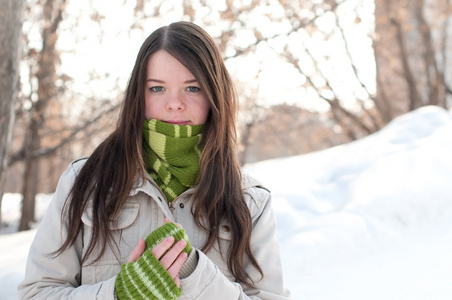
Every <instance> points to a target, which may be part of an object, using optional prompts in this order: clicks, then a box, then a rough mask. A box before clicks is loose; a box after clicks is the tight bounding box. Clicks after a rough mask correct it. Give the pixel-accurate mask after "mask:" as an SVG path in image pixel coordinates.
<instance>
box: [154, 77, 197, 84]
mask: <svg viewBox="0 0 452 300" xmlns="http://www.w3.org/2000/svg"><path fill="white" fill-rule="evenodd" d="M148 81H152V82H158V83H165V81H164V80H160V79H153V78H149V79H148V80H146V82H148ZM193 82H198V80H196V79H190V80H186V81H184V83H185V84H186V83H193Z"/></svg>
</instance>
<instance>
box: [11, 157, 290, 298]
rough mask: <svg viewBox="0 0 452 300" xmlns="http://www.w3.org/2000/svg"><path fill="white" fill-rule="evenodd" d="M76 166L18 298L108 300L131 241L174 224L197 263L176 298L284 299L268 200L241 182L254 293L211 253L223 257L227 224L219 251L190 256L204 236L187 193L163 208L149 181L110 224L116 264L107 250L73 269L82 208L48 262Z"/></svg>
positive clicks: (84, 235) (44, 226)
mask: <svg viewBox="0 0 452 300" xmlns="http://www.w3.org/2000/svg"><path fill="white" fill-rule="evenodd" d="M84 162H85V160H78V161H75V162H73V163H72V164H71V165H70V166H69V168H68V169H67V170H66V171H65V173H64V174H63V175H62V176H61V178H60V181H59V183H58V187H57V189H56V192H55V194H54V196H53V199H52V201H51V203H50V205H49V207H48V210H47V212H46V215H45V217H44V219H43V220H42V223H41V225H40V227H39V229H38V231H37V233H36V236H35V238H34V241H33V243H32V245H31V248H30V252H29V255H28V259H27V265H26V272H25V279H24V280H23V281H22V282H21V283H20V284H19V287H18V292H19V293H18V295H19V299H83V300H88V299H115V280H116V275H117V274H118V273H119V271H120V267H121V264H122V263H124V262H126V261H127V259H128V257H129V255H130V253H131V252H132V250H133V249H134V248H135V247H136V245H137V243H138V240H139V238H146V236H147V235H148V234H149V233H151V232H152V231H154V230H155V229H157V228H158V227H160V226H161V225H163V223H164V218H165V217H166V218H169V219H171V220H172V221H174V222H177V223H180V224H182V226H183V228H184V229H185V231H186V233H187V235H188V236H189V238H190V243H191V244H192V246H193V247H194V248H195V249H196V251H197V253H198V257H199V260H198V264H197V266H196V268H195V270H194V271H193V273H192V274H191V275H190V276H188V277H186V278H184V279H181V288H182V295H181V297H180V298H179V299H206V300H207V299H208V300H211V299H215V300H221V299H225V300H232V299H269V300H270V299H274V300H277V299H278V300H279V299H281V300H282V299H285V300H286V299H290V293H289V292H288V291H287V290H286V289H285V288H284V285H283V276H282V269H281V262H280V254H279V246H278V241H277V237H276V230H275V229H276V228H275V218H274V215H273V211H272V208H271V196H270V193H269V192H268V191H267V190H266V189H264V188H262V187H261V186H259V184H258V183H257V182H255V181H254V180H253V179H251V178H248V177H245V178H244V180H243V188H244V192H245V199H246V202H247V204H248V207H249V210H250V212H251V216H252V222H253V231H252V236H251V251H252V252H253V254H254V257H255V258H256V259H257V261H258V263H259V265H260V266H261V268H262V271H263V272H264V278H263V279H262V280H260V281H259V278H260V274H259V273H258V272H257V271H256V270H255V269H254V268H253V267H252V266H251V264H246V270H247V272H248V273H249V274H250V275H251V276H252V278H253V280H254V281H255V288H254V289H250V288H248V287H247V286H245V285H242V284H240V283H237V282H235V279H234V277H233V276H232V274H231V273H230V272H229V270H228V267H227V262H226V260H225V259H223V258H222V256H221V255H220V252H219V251H218V247H222V249H223V253H227V248H228V246H229V241H230V234H231V233H230V227H229V226H228V224H226V223H225V224H223V225H222V226H221V230H220V238H221V242H220V245H218V244H216V246H215V247H214V248H213V249H212V250H210V251H209V252H207V253H203V252H201V251H200V250H197V249H199V248H200V247H202V245H203V244H204V242H205V240H206V234H205V232H204V231H202V230H200V229H199V228H198V227H197V226H196V224H195V222H194V218H193V216H192V214H191V212H190V209H191V207H192V204H193V199H192V197H191V196H192V195H193V189H189V190H187V191H186V192H184V193H183V194H182V195H180V196H179V197H177V198H176V199H175V200H174V201H173V203H172V204H171V207H169V206H168V204H167V202H166V201H165V200H164V197H163V195H162V193H161V190H160V189H159V188H158V187H157V185H156V184H155V183H154V181H153V180H152V179H151V178H150V177H149V178H148V181H147V182H146V183H145V184H144V185H143V184H141V182H137V183H136V188H134V189H133V190H132V191H131V192H130V197H129V200H128V201H127V203H126V204H125V206H124V207H123V209H122V212H121V214H120V217H119V220H118V223H117V224H115V225H116V226H115V227H116V228H118V230H117V231H115V232H114V233H113V236H115V239H116V243H117V244H118V245H119V248H120V257H119V259H120V261H118V260H117V258H116V256H115V253H114V249H111V248H108V246H107V250H106V252H105V254H104V255H103V256H102V258H101V259H100V260H99V261H97V262H95V263H94V264H90V262H89V261H88V262H87V263H85V266H82V267H80V262H81V259H82V257H83V254H84V252H85V251H86V248H85V246H87V245H88V243H89V240H90V235H91V230H90V227H91V225H92V219H91V211H90V207H89V205H88V208H87V209H86V211H85V213H84V215H83V217H82V221H83V224H84V228H83V231H82V232H80V234H79V236H78V237H77V240H76V242H75V244H74V245H73V246H72V247H70V248H69V249H67V250H66V251H64V252H63V253H62V254H61V255H59V256H57V257H54V256H52V255H51V254H50V253H52V252H53V251H55V250H56V249H58V248H59V247H60V246H61V245H62V243H63V241H64V239H65V237H66V233H67V224H66V223H64V222H63V224H61V211H62V209H63V205H64V202H65V200H66V198H67V195H68V193H69V191H70V189H71V187H72V184H73V182H74V179H75V177H76V174H77V173H78V171H79V170H80V168H81V167H82V166H83V164H84ZM113 247H114V246H113ZM94 256H96V252H95V253H94Z"/></svg>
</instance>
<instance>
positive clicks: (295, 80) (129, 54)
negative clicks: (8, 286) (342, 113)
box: [24, 0, 375, 110]
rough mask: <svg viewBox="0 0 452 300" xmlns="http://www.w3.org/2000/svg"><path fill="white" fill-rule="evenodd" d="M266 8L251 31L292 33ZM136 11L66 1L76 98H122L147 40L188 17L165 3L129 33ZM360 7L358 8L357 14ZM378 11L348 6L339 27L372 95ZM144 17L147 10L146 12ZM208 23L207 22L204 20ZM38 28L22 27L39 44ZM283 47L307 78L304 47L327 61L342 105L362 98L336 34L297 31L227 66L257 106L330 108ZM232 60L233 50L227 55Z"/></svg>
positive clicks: (113, 2)
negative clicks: (289, 55)
mask: <svg viewBox="0 0 452 300" xmlns="http://www.w3.org/2000/svg"><path fill="white" fill-rule="evenodd" d="M244 2H246V1H242V3H244ZM248 2H249V1H248ZM269 3H270V4H269V5H268V6H266V7H260V8H257V9H255V10H253V11H250V12H247V14H248V17H249V20H248V21H247V26H249V28H253V27H254V26H257V27H258V28H259V30H260V31H261V32H262V33H263V35H264V36H274V35H278V34H282V33H284V32H286V31H288V30H289V29H290V28H289V26H290V24H289V22H288V21H286V22H284V21H283V22H280V23H275V22H272V21H271V20H270V19H269V16H271V17H272V18H275V19H278V18H283V17H284V13H285V12H284V10H283V9H282V8H281V7H280V6H279V5H276V4H272V3H273V2H272V1H269ZM244 4H247V3H244ZM215 5H216V6H215V7H214V9H213V11H209V10H207V9H203V8H201V7H197V8H196V5H194V6H195V8H196V9H197V10H196V20H195V23H197V24H200V25H202V24H203V23H204V22H205V20H212V18H213V19H215V18H218V17H219V12H221V10H224V8H225V6H224V5H225V4H224V2H223V1H215ZM134 6H135V1H123V0H93V1H88V0H78V1H74V0H72V1H69V2H68V5H67V7H66V13H65V18H64V22H62V24H61V26H60V31H59V40H58V47H59V49H60V50H61V51H62V54H61V61H62V66H61V68H62V70H63V72H64V73H65V74H67V75H68V76H69V77H71V78H72V81H71V84H70V85H69V86H68V88H70V89H71V90H72V92H75V93H79V94H84V95H86V97H87V98H89V97H95V98H96V99H109V98H117V97H118V95H120V93H118V90H117V85H119V89H120V90H123V89H124V88H125V86H126V84H127V80H128V78H129V75H130V72H131V70H132V67H133V64H134V61H135V58H136V55H137V53H138V50H139V47H140V46H141V43H142V42H143V41H144V39H145V38H146V36H147V35H149V34H150V33H151V32H152V31H153V30H155V29H157V28H158V27H160V26H162V25H167V24H169V23H171V22H174V21H178V20H181V19H182V16H183V11H182V1H175V0H174V1H163V3H162V4H161V6H160V16H159V17H155V18H147V19H145V20H144V21H143V23H142V27H143V28H145V30H144V31H142V30H140V29H132V30H130V28H131V26H132V25H133V24H134V22H135V20H134V14H133V10H134ZM355 7H358V9H359V11H357V12H356V13H355ZM148 9H149V8H148ZM373 9H374V6H373V0H347V1H345V2H344V4H342V5H341V9H339V10H338V11H339V13H340V14H341V25H342V26H343V27H344V28H345V30H346V34H347V37H348V38H349V39H348V42H349V46H350V51H351V52H352V55H353V59H354V61H355V64H356V65H357V66H358V67H359V70H360V73H359V76H360V78H361V79H362V81H363V82H365V83H366V85H367V86H368V88H369V90H370V91H372V92H373V91H375V62H374V57H373V52H372V47H371V40H370V38H369V37H368V36H369V34H372V33H371V31H372V28H373V20H374V17H373ZM96 11H97V12H98V14H99V15H100V16H102V21H101V22H100V23H97V22H93V21H92V20H91V16H92V15H93V12H96ZM145 14H149V12H148V11H145ZM357 14H358V15H359V18H360V20H361V23H359V24H357V23H356V22H355V21H356V15H357ZM206 23H209V22H208V21H206ZM214 24H216V23H214ZM224 26H225V24H222V23H221V22H218V27H214V26H205V27H204V26H203V27H204V28H205V29H206V31H207V32H209V33H210V34H211V35H212V36H213V37H214V38H218V35H219V32H221V31H220V28H224ZM317 26H318V27H319V28H320V29H321V30H322V31H325V32H328V31H331V29H332V28H333V27H334V18H333V16H332V15H328V14H327V15H325V16H324V17H322V18H319V19H318V21H317ZM38 30H39V28H38V27H37V26H33V25H32V23H30V22H27V21H26V22H25V24H24V31H25V32H29V33H31V39H32V40H33V32H35V37H36V41H38V40H39V38H38V35H37V33H38ZM234 42H235V43H236V44H238V45H239V46H241V47H246V46H247V45H249V44H250V43H253V42H254V36H253V35H252V31H251V30H247V29H246V28H245V29H244V30H241V31H239V32H238V33H237V35H236V37H235V40H234ZM286 43H287V44H288V45H289V49H290V50H291V51H292V52H293V53H295V54H296V55H298V59H299V61H300V65H301V67H302V68H303V72H304V73H306V74H308V75H309V74H311V73H313V72H314V66H313V65H312V62H310V60H309V59H308V57H307V55H303V53H304V50H303V47H302V45H303V44H304V45H305V46H306V47H308V48H309V49H310V51H311V53H313V55H314V56H316V57H321V56H322V55H327V56H328V57H329V61H327V62H323V64H322V65H321V67H322V68H323V70H324V74H325V75H326V76H330V77H331V78H333V79H332V80H331V81H332V83H333V84H334V86H335V89H337V91H338V93H339V94H341V95H343V97H342V98H343V99H346V100H350V102H349V105H353V103H354V102H353V99H355V97H356V96H358V97H359V96H360V95H359V94H360V93H361V94H362V92H363V91H360V89H359V88H357V87H356V86H355V88H354V89H355V92H354V93H351V92H350V81H351V80H353V79H352V78H353V74H352V73H351V69H350V62H349V60H348V59H347V58H346V56H344V53H343V52H342V50H341V49H343V41H342V40H341V38H340V37H339V36H337V35H336V36H332V38H331V39H329V40H328V41H324V40H323V36H322V35H321V34H316V33H313V34H311V35H308V34H307V33H293V34H291V35H290V36H281V37H278V38H275V39H272V40H270V41H269V42H268V43H259V44H258V45H257V47H256V48H255V50H254V51H253V52H252V53H250V54H248V55H246V56H242V57H238V58H234V59H229V60H227V61H226V65H227V67H228V69H229V71H230V73H231V75H232V77H233V78H234V79H235V80H237V81H239V82H241V84H240V86H248V90H250V91H252V90H253V88H257V87H258V88H259V93H258V98H259V99H258V102H259V103H260V104H262V105H272V104H280V103H288V104H296V105H300V106H302V107H305V108H308V109H316V110H327V109H328V105H327V104H326V102H324V101H319V100H318V99H317V98H316V97H315V95H314V92H313V91H312V90H310V89H303V88H301V86H302V85H303V84H305V83H306V80H305V77H304V76H302V75H301V74H300V72H299V71H298V70H296V69H295V68H294V67H293V66H292V65H290V64H288V63H286V62H285V61H283V60H282V59H281V58H280V56H279V54H278V52H281V51H283V50H284V49H283V46H282V45H284V44H286ZM38 47H39V45H36V48H38ZM231 54H232V52H231V50H227V51H226V55H231ZM92 73H96V74H97V76H98V79H96V80H93V79H92V78H91V77H90V74H92ZM314 80H318V82H322V79H321V78H320V77H314ZM355 84H356V83H355ZM239 92H240V90H239ZM246 93H247V91H242V94H241V95H239V96H241V98H242V99H241V100H242V101H244V99H246V97H250V95H246ZM361 97H363V96H361ZM364 98H365V97H364ZM346 104H347V103H346Z"/></svg>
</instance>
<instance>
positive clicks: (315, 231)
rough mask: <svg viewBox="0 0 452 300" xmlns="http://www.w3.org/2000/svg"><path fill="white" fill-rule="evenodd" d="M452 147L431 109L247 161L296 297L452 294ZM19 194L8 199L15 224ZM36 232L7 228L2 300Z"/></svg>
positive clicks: (448, 124)
mask: <svg viewBox="0 0 452 300" xmlns="http://www.w3.org/2000/svg"><path fill="white" fill-rule="evenodd" d="M300 143H302V141H300ZM451 150H452V114H451V113H450V112H448V111H446V110H443V109H441V108H438V107H433V106H428V107H423V108H421V109H418V110H416V111H414V112H411V113H409V114H406V115H404V116H401V117H399V118H397V119H395V120H394V121H392V122H391V123H390V124H388V125H387V126H386V127H385V128H384V129H382V130H380V131H379V132H377V133H375V134H373V135H371V136H368V137H366V138H363V139H361V140H358V141H355V142H352V143H349V144H346V145H342V146H338V147H334V148H331V149H327V150H324V151H319V152H315V153H311V154H306V155H301V156H295V157H289V158H280V159H274V160H268V161H263V162H258V163H255V164H250V165H247V166H245V167H244V171H245V172H246V173H248V174H250V175H252V176H253V177H255V178H257V179H258V180H260V181H261V182H262V183H263V184H264V185H265V186H266V187H267V188H269V189H270V190H271V191H272V195H273V208H274V211H275V215H276V220H277V226H278V227H277V230H278V237H279V240H280V249H281V257H282V263H283V268H284V276H285V277H284V279H285V283H286V285H287V287H288V288H289V289H290V290H291V292H292V295H293V299H310V300H312V299H314V300H316V299H319V300H320V299H335V300H340V299H344V300H345V299H347V300H349V299H366V300H368V299H385V300H388V299H394V300H401V299H402V300H403V299H407V300H408V299H409V300H413V299H452V255H451V253H452V235H451V234H450V232H452V231H451V230H452V184H450V183H449V181H451V178H452V176H451V175H452V155H451V153H452V151H451ZM48 198H49V197H48V196H47V197H45V196H44V195H43V196H42V200H41V201H40V202H39V201H38V202H39V203H41V205H39V211H41V212H43V211H44V210H45V206H46V204H47V203H48V200H47V199H48ZM19 201H20V198H19V197H17V196H16V195H7V196H6V197H5V198H4V199H3V205H4V206H3V207H4V209H5V207H8V209H7V210H5V211H4V214H5V215H4V217H3V218H4V219H7V217H9V218H10V219H8V220H9V222H11V223H13V224H14V222H15V220H16V219H17V217H18V213H17V211H16V209H18V207H19V204H18V203H19ZM41 214H42V213H39V214H38V215H41ZM10 227H11V226H10ZM7 229H8V228H7ZM34 233H35V231H34V230H31V231H29V232H23V233H7V234H3V235H0V247H1V249H2V255H1V257H0V290H1V291H2V293H1V295H0V299H1V300H3V299H5V300H6V299H16V297H17V296H16V291H15V288H16V286H17V284H18V283H19V281H20V280H21V278H22V277H23V274H24V267H25V259H26V255H27V251H28V247H29V244H30V242H31V240H32V238H33V236H34Z"/></svg>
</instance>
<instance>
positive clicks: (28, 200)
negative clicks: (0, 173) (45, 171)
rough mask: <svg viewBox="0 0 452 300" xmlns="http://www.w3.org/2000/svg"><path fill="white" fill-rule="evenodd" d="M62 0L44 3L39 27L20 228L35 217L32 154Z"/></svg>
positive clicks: (49, 93) (50, 94) (51, 92)
mask: <svg viewBox="0 0 452 300" xmlns="http://www.w3.org/2000/svg"><path fill="white" fill-rule="evenodd" d="M65 2H66V1H65V0H46V2H45V3H44V6H43V13H42V15H43V18H44V28H43V30H42V49H41V51H40V53H39V57H38V71H37V74H36V77H37V81H38V90H37V100H36V101H35V102H33V106H32V108H31V119H30V123H29V128H28V131H27V132H26V136H25V140H24V145H23V149H24V150H25V151H24V152H25V160H24V180H23V188H22V195H23V200H22V217H21V220H20V225H19V230H28V229H30V223H31V222H33V221H34V219H35V198H36V194H37V193H38V180H37V178H38V177H39V176H38V175H39V159H36V158H34V157H33V153H34V152H35V151H37V150H38V149H40V148H41V138H42V137H41V134H40V132H41V131H42V127H43V125H44V123H45V119H46V114H47V111H46V110H47V108H48V106H49V104H50V102H51V101H52V100H53V99H54V97H55V67H56V63H57V61H58V53H57V51H56V47H55V46H56V42H57V40H58V35H57V30H58V26H59V24H60V22H61V20H62V18H63V11H64V9H65V5H66V3H65Z"/></svg>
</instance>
